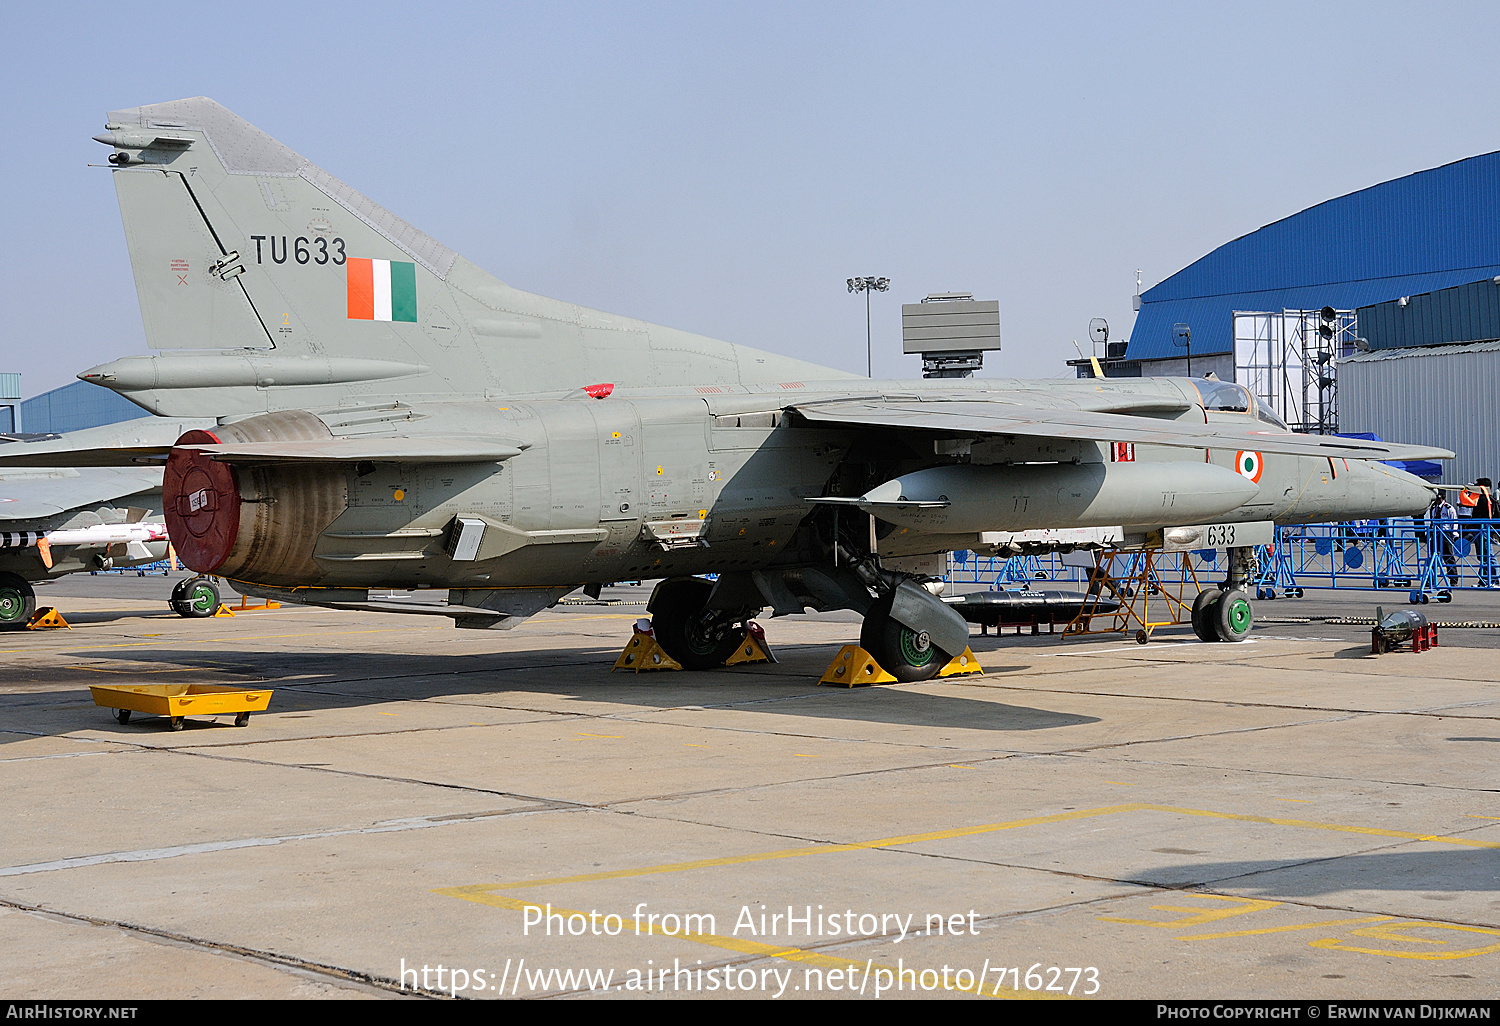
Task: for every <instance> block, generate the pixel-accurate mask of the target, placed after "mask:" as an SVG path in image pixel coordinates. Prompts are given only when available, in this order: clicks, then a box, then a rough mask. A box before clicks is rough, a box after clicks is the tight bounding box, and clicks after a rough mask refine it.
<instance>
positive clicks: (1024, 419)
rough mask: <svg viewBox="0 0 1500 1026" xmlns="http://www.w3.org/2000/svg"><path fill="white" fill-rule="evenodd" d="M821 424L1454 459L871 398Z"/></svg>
mask: <svg viewBox="0 0 1500 1026" xmlns="http://www.w3.org/2000/svg"><path fill="white" fill-rule="evenodd" d="M790 409H793V410H795V411H796V412H797V413H798V414H800V415H801V416H802V417H803V418H804V419H806V420H808V421H811V422H812V423H815V424H829V425H838V426H853V425H859V426H862V427H887V428H896V429H908V430H912V431H937V432H942V433H944V434H946V435H965V434H968V435H1026V436H1030V437H1035V438H1067V439H1075V440H1079V441H1089V442H1132V443H1135V444H1138V445H1171V446H1179V447H1183V448H1189V449H1204V448H1208V449H1254V450H1256V451H1259V452H1274V453H1283V454H1286V455H1290V456H1335V457H1347V458H1350V459H1366V460H1451V459H1453V453H1452V452H1449V451H1448V450H1447V449H1438V448H1434V447H1431V446H1418V445H1398V444H1395V443H1391V442H1376V441H1370V440H1367V439H1363V438H1342V437H1339V436H1337V435H1299V434H1291V433H1287V432H1282V431H1243V430H1235V428H1234V426H1233V425H1229V424H1185V423H1183V422H1181V421H1175V420H1157V419H1155V418H1147V417H1133V416H1125V415H1122V414H1117V413H1090V412H1085V411H1082V410H1064V409H1040V408H1029V407H1025V406H1012V405H1009V404H1001V403H986V402H972V401H969V402H965V401H956V402H895V403H880V402H871V401H868V400H856V401H853V402H838V401H834V402H827V403H809V404H806V405H801V406H793V407H790Z"/></svg>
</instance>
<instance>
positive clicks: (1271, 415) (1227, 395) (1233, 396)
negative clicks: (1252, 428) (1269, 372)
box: [1193, 378, 1291, 431]
mask: <svg viewBox="0 0 1500 1026" xmlns="http://www.w3.org/2000/svg"><path fill="white" fill-rule="evenodd" d="M1193 385H1194V386H1195V387H1196V388H1197V389H1198V397H1199V399H1200V400H1201V401H1202V403H1203V409H1204V410H1206V411H1209V412H1213V413H1250V414H1253V415H1254V416H1255V419H1256V420H1259V421H1261V422H1262V423H1264V424H1269V425H1271V426H1272V427H1274V428H1276V429H1278V430H1280V431H1290V430H1291V429H1290V428H1288V427H1287V426H1286V421H1284V420H1282V419H1281V418H1280V417H1279V416H1277V414H1276V411H1275V410H1273V409H1271V407H1270V405H1269V404H1267V403H1266V401H1265V400H1264V399H1257V398H1256V397H1255V396H1254V395H1252V394H1251V393H1250V390H1249V389H1248V388H1246V387H1245V386H1244V385H1236V384H1235V383H1234V382H1232V381H1214V380H1212V379H1211V378H1194V379H1193Z"/></svg>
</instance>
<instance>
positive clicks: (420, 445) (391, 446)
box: [181, 436, 527, 463]
mask: <svg viewBox="0 0 1500 1026" xmlns="http://www.w3.org/2000/svg"><path fill="white" fill-rule="evenodd" d="M526 445H527V443H524V442H517V441H514V440H512V439H508V438H468V437H436V436H435V437H430V438H329V439H324V440H322V441H289V442H230V443H227V444H223V445H196V444H195V445H184V446H182V447H181V448H183V449H195V450H197V451H198V452H204V453H208V454H209V455H210V456H212V457H213V458H214V459H216V460H218V461H220V462H221V463H363V462H366V461H368V462H371V463H499V462H500V461H501V460H508V459H511V458H512V457H514V456H519V455H521V451H522V450H523V449H525V448H526Z"/></svg>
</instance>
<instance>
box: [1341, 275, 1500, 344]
mask: <svg viewBox="0 0 1500 1026" xmlns="http://www.w3.org/2000/svg"><path fill="white" fill-rule="evenodd" d="M1359 333H1360V335H1361V336H1362V337H1364V338H1365V339H1366V340H1367V341H1368V342H1369V343H1370V348H1372V349H1400V348H1402V347H1405V346H1440V345H1446V344H1448V343H1450V342H1477V341H1482V340H1485V339H1492V338H1500V283H1497V282H1496V281H1495V280H1494V279H1493V278H1485V279H1484V280H1483V281H1475V282H1469V283H1468V284H1466V285H1456V286H1454V287H1453V288H1450V289H1440V290H1438V291H1437V292H1427V293H1423V294H1420V295H1415V296H1409V297H1407V301H1406V303H1405V304H1402V303H1401V301H1400V300H1399V299H1393V300H1390V301H1388V302H1385V303H1376V304H1375V305H1373V306H1366V307H1361V308H1360V309H1359Z"/></svg>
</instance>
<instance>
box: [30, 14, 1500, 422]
mask: <svg viewBox="0 0 1500 1026" xmlns="http://www.w3.org/2000/svg"><path fill="white" fill-rule="evenodd" d="M5 24H6V39H5V43H4V47H5V49H4V59H3V61H0V87H3V90H4V96H5V100H6V102H5V105H4V108H3V114H0V125H3V126H4V129H5V131H4V137H5V139H6V140H7V143H8V154H7V159H6V160H5V161H4V163H3V168H0V184H3V189H0V194H3V196H4V203H3V207H0V211H3V213H0V217H3V221H0V228H3V241H4V245H3V249H0V280H3V281H4V283H5V284H4V290H5V300H6V303H5V305H6V307H7V308H8V309H9V310H10V311H11V314H10V315H9V316H8V317H7V318H6V322H5V326H4V328H3V329H0V330H3V335H0V347H3V351H0V370H6V371H20V372H21V373H22V374H23V375H24V377H23V379H22V384H23V387H24V390H25V392H26V394H27V395H33V394H35V393H37V392H40V391H43V390H45V389H47V388H51V387H55V386H57V385H60V384H65V383H67V382H68V381H70V380H71V379H72V376H73V375H74V374H75V373H76V372H78V371H79V370H82V369H84V368H86V367H88V366H90V365H92V364H95V363H99V362H103V361H105V360H107V359H111V358H113V357H116V356H120V355H124V354H127V353H138V352H145V351H146V349H145V344H144V339H143V335H142V330H141V323H140V314H139V309H138V307H137V304H136V298H135V288H134V284H133V280H132V278H131V274H130V269H129V266H128V261H127V258H126V255H125V247H124V239H123V234H122V232H121V228H120V220H119V213H118V210H117V208H116V205H115V200H114V191H113V187H112V185H111V184H110V181H109V172H108V171H106V170H101V169H98V168H89V167H87V166H86V165H87V164H89V163H91V162H92V163H96V164H98V163H102V161H103V158H104V156H105V155H106V152H107V151H106V150H105V148H104V147H102V146H100V145H99V144H97V143H95V142H93V141H91V140H90V138H89V137H90V136H91V135H93V134H94V133H95V132H98V131H99V130H100V129H101V127H102V125H103V121H104V112H105V111H106V110H110V109H116V108H121V107H129V106H135V105H138V104H142V103H154V102H159V101H162V100H168V99H176V98H179V97H183V96H194V95H208V96H212V97H214V98H215V99H217V100H218V101H219V102H221V103H223V104H224V105H226V106H227V107H229V108H230V109H232V110H234V111H235V112H236V113H238V114H240V115H241V116H242V117H245V118H246V119H248V120H249V121H251V122H252V123H254V124H256V125H258V126H259V127H261V128H263V129H265V130H266V131H268V132H270V133H271V134H272V135H274V136H276V137H277V138H279V139H280V140H282V141H283V142H285V143H287V144H288V145H290V146H291V147H292V148H293V149H296V150H297V151H299V152H300V153H302V154H303V155H304V156H306V157H308V158H309V159H311V160H313V161H314V162H316V163H317V164H319V165H320V166H322V167H324V168H325V169H326V170H328V171H329V172H331V173H333V174H334V175H337V176H338V177H340V178H342V179H344V180H345V181H347V182H349V183H350V184H351V185H353V186H354V187H355V188H357V189H359V190H360V191H362V192H364V193H366V194H367V195H369V196H370V197H371V198H373V199H375V200H377V201H378V202H380V203H382V204H384V205H385V206H387V207H389V208H391V209H392V210H394V211H396V212H397V213H399V214H401V215H402V216H403V217H405V218H406V219H407V220H409V221H411V222H412V223H414V224H416V225H417V226H418V227H420V228H422V229H424V230H425V231H427V232H428V233H429V234H431V235H433V236H435V237H437V238H438V239H440V240H442V241H443V242H445V243H447V244H448V245H449V246H452V247H453V248H454V249H457V250H458V251H459V252H461V253H463V254H464V255H465V256H467V257H468V258H469V259H471V260H473V261H474V262H476V263H478V264H479V265H480V266H482V267H485V268H486V269H488V270H489V271H491V272H492V273H494V274H495V275H497V276H498V277H500V278H501V279H503V280H505V281H507V282H509V283H510V284H512V285H515V286H517V287H519V288H524V289H528V290H531V291H534V292H540V293H542V294H544V295H549V296H555V297H557V298H560V299H567V300H571V301H574V302H579V303H585V304H588V305H591V306H595V307H599V308H602V309H605V310H610V311H614V312H618V313H624V314H629V315H631V316H636V317H642V318H645V319H647V320H650V321H654V322H657V323H662V324H668V325H672V326H675V327H680V328H685V329H688V330H692V331H697V332H701V333H703V334H706V335H711V336H714V337H718V338H724V339H728V340H731V341H735V342H743V343H747V344H750V345H755V346H761V347H764V348H767V349H771V350H776V351H779V352H785V353H793V354H796V355H798V356H802V357H804V358H808V359H814V360H817V361H819V362H822V363H826V364H830V365H833V366H838V367H843V368H847V369H850V370H863V367H864V342H865V339H864V330H865V325H864V304H863V301H862V300H860V299H859V298H858V297H855V296H850V295H849V294H848V293H847V292H846V290H845V286H844V279H845V278H847V277H849V276H851V275H867V274H868V275H886V276H889V277H890V278H891V279H892V282H893V286H892V291H891V292H890V293H888V294H886V295H877V296H876V297H875V301H874V311H875V322H874V323H875V348H876V355H875V372H876V374H877V375H879V376H895V375H901V376H916V375H917V374H918V373H919V367H918V364H917V360H916V358H915V357H905V356H902V355H901V353H900V312H899V304H900V303H901V302H903V301H905V302H913V301H915V300H917V299H920V298H921V297H922V296H923V295H925V294H927V293H929V292H936V291H948V290H968V291H972V292H974V293H975V295H976V296H977V297H979V298H994V299H999V300H1000V303H1001V316H1002V326H1003V333H1004V345H1005V349H1004V351H1003V352H1002V353H1000V354H991V355H990V356H989V358H988V360H987V367H986V372H985V373H986V374H987V375H997V374H1006V375H1011V374H1014V375H1020V376H1034V377H1052V376H1056V375H1058V374H1060V373H1062V372H1064V371H1065V370H1066V368H1064V367H1063V365H1062V361H1063V360H1065V359H1067V358H1069V357H1070V356H1071V355H1073V349H1072V345H1071V343H1070V340H1071V339H1073V338H1078V339H1079V340H1080V341H1082V340H1084V339H1085V338H1086V334H1087V326H1088V321H1089V318H1090V317H1094V316H1104V317H1107V318H1108V319H1109V321H1110V323H1111V325H1112V326H1113V328H1114V334H1115V336H1116V337H1124V336H1125V335H1127V334H1128V331H1129V327H1130V322H1131V312H1130V295H1131V293H1132V291H1133V290H1134V280H1135V279H1134V275H1135V269H1136V268H1138V267H1139V268H1141V269H1142V270H1143V274H1144V280H1145V284H1146V286H1147V287H1149V286H1150V285H1152V284H1154V283H1155V282H1157V281H1159V280H1160V279H1162V278H1164V277H1166V276H1167V275H1169V274H1171V273H1172V272H1174V271H1176V270H1177V269H1179V268H1180V267H1182V266H1183V265H1185V264H1187V263H1189V262H1191V261H1192V260H1194V259H1196V258H1197V257H1199V256H1201V255H1203V254H1204V253H1206V252H1208V251H1209V250H1211V249H1212V248H1214V247H1215V246H1217V245H1219V244H1220V243H1223V242H1225V241H1228V240H1229V239H1231V238H1234V237H1236V236H1239V235H1242V234H1244V233H1246V232H1248V231H1252V230H1254V229H1255V228H1257V227H1259V226H1261V225H1263V224H1265V223H1267V222H1269V221H1273V220H1276V219H1278V218H1280V217H1284V216H1286V215H1287V214H1290V213H1293V212H1295V211H1296V210H1299V209H1301V208H1302V207H1305V206H1308V205H1310V204H1312V203H1316V202H1319V201H1321V200H1324V199H1328V198H1330V197H1332V196H1336V195H1340V194H1342V193H1345V192H1348V191H1351V190H1353V189H1358V188H1362V187H1364V186H1367V185H1372V184H1374V183H1376V182H1379V181H1384V180H1386V179H1389V178H1393V177H1396V176H1398V175H1402V174H1406V173H1409V172H1411V171H1416V170H1420V169H1422V168H1426V167H1432V166H1435V165H1437V164H1442V163H1446V162H1448V161H1451V160H1456V159H1460V158H1462V157H1466V156H1470V155H1472V154H1475V153H1481V152H1486V151H1489V150H1493V149H1497V148H1500V138H1497V137H1500V90H1497V89H1496V88H1495V84H1494V83H1495V73H1496V69H1497V63H1500V59H1497V57H1496V55H1495V49H1494V47H1495V40H1496V39H1500V7H1497V6H1495V5H1493V4H1422V5H1407V6H1398V5H1391V4H1383V3H1348V4H1343V3H1326V4H1318V5H1308V4H1304V3H1296V4H1261V5H1249V4H1228V3H1222V4H1220V3H1216V4H1203V3H1181V4H1152V3H1134V4H1062V3H1049V4H1026V5H1015V6H1006V5H1001V4H993V3H990V4H974V5H968V4H943V3H932V2H927V3H920V4H916V3H913V4H887V3H878V2H862V3H848V4H843V3H806V2H804V3H795V4H776V3H758V4H735V5H730V4H725V3H713V2H698V3H682V4H660V3H590V4H572V3H546V4H543V3H534V4H501V3H486V4H475V5H461V4H410V3H403V4H381V3H361V4H347V5H342V4H315V3H306V2H302V3H296V4H286V3H250V4H212V3H208V4H205V3H194V4H190V5H189V4H174V3H153V4H149V5H148V4H129V5H127V4H108V5H106V4H99V5H87V4H67V3H63V4H18V3H17V4H11V5H9V6H8V7H7V9H6V15H5Z"/></svg>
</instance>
